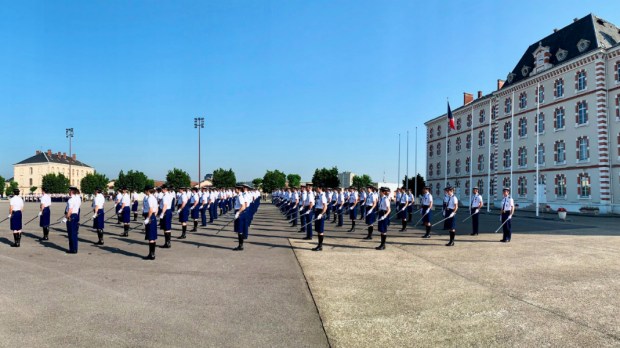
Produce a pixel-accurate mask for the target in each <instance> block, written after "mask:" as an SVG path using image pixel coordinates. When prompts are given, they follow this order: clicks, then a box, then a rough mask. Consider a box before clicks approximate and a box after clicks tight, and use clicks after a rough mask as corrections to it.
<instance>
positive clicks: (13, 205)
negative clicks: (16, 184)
mask: <svg viewBox="0 0 620 348" xmlns="http://www.w3.org/2000/svg"><path fill="white" fill-rule="evenodd" d="M22 210H24V200H23V199H22V197H21V196H20V195H19V190H18V189H15V190H13V197H11V199H10V200H9V219H10V225H11V231H13V240H14V241H15V242H14V243H13V244H12V245H11V246H12V247H15V248H19V246H20V243H21V240H22Z"/></svg>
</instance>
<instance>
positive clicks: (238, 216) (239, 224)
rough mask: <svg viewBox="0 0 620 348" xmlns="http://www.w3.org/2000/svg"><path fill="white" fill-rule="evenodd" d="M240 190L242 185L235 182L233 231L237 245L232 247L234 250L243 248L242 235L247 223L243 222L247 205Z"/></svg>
mask: <svg viewBox="0 0 620 348" xmlns="http://www.w3.org/2000/svg"><path fill="white" fill-rule="evenodd" d="M242 190H243V185H242V184H237V186H236V187H235V194H236V195H235V199H234V200H235V205H234V207H233V208H234V209H235V217H234V231H235V233H237V238H238V241H239V245H238V246H237V247H236V248H234V249H233V250H234V251H241V250H243V236H244V235H245V229H246V228H247V224H246V222H245V218H246V216H245V215H246V214H245V209H246V208H247V207H248V204H247V202H246V201H245V198H244V197H243V194H241V191H242Z"/></svg>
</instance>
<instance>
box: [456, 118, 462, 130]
mask: <svg viewBox="0 0 620 348" xmlns="http://www.w3.org/2000/svg"><path fill="white" fill-rule="evenodd" d="M462 123H463V122H461V118H460V117H459V118H457V119H456V130H461V126H462Z"/></svg>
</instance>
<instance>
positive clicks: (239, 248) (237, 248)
mask: <svg viewBox="0 0 620 348" xmlns="http://www.w3.org/2000/svg"><path fill="white" fill-rule="evenodd" d="M241 250H243V246H241V245H239V246H238V247H236V248H234V249H233V251H241Z"/></svg>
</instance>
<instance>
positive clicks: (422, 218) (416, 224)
mask: <svg viewBox="0 0 620 348" xmlns="http://www.w3.org/2000/svg"><path fill="white" fill-rule="evenodd" d="M430 212H431V209H430V208H428V211H427V212H426V214H424V215H422V217H421V218H420V220H418V222H416V223H415V225H414V226H413V227H416V226H418V224H419V223H420V221H422V220H424V217H426V215H428V213H430Z"/></svg>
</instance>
